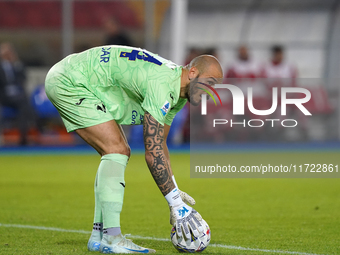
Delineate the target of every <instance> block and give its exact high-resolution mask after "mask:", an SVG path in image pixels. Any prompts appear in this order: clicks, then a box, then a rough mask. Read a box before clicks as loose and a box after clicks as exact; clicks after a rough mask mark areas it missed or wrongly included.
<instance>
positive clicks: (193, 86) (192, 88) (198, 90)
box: [186, 73, 222, 106]
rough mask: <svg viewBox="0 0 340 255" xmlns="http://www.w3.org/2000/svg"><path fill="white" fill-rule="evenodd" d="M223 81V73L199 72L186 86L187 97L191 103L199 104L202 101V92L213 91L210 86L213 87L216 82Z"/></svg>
mask: <svg viewBox="0 0 340 255" xmlns="http://www.w3.org/2000/svg"><path fill="white" fill-rule="evenodd" d="M221 82H222V77H221V75H214V74H208V73H203V74H197V75H196V76H195V77H193V78H191V80H190V83H189V84H188V85H187V87H186V98H187V99H188V101H189V102H190V104H192V105H194V106H197V105H199V104H200V102H201V96H202V94H207V92H206V91H209V92H210V93H211V90H210V89H209V86H211V87H213V86H214V85H215V84H217V83H221ZM208 98H209V96H208Z"/></svg>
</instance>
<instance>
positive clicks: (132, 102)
mask: <svg viewBox="0 0 340 255" xmlns="http://www.w3.org/2000/svg"><path fill="white" fill-rule="evenodd" d="M65 61H66V62H67V66H68V70H67V71H68V75H69V77H70V79H72V80H73V82H74V83H78V84H79V83H80V84H82V85H83V86H84V87H85V88H86V89H87V90H89V91H90V92H92V93H93V94H94V95H96V97H98V98H99V99H100V100H101V101H102V102H103V104H104V105H105V107H106V109H107V111H109V112H110V113H111V115H112V116H113V117H114V119H115V120H116V122H117V123H118V124H122V125H138V124H142V121H143V116H144V112H145V111H147V112H149V113H150V114H151V115H152V116H153V117H154V118H155V119H156V120H157V121H158V122H159V123H160V124H162V125H164V124H167V125H171V122H172V120H173V118H174V117H175V115H176V113H177V112H178V111H179V110H181V109H182V108H183V106H184V105H185V103H186V101H187V100H186V99H183V98H180V97H179V95H180V83H181V74H182V67H181V66H178V65H176V64H174V63H173V62H171V61H169V60H166V59H164V58H162V57H160V56H158V55H156V54H153V53H151V52H149V51H146V50H143V49H140V48H133V47H126V46H103V47H96V48H92V49H89V50H87V51H84V52H81V53H77V54H72V55H70V56H68V57H67V58H66V59H65ZM66 62H65V64H66Z"/></svg>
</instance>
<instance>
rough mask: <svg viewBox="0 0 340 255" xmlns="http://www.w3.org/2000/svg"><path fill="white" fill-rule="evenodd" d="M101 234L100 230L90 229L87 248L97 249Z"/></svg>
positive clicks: (90, 249)
mask: <svg viewBox="0 0 340 255" xmlns="http://www.w3.org/2000/svg"><path fill="white" fill-rule="evenodd" d="M102 236H103V232H102V231H92V233H91V236H90V239H89V241H88V242H87V249H88V250H89V251H99V246H100V242H101V240H102Z"/></svg>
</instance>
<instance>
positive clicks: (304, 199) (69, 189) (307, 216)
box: [0, 152, 340, 254]
mask: <svg viewBox="0 0 340 255" xmlns="http://www.w3.org/2000/svg"><path fill="white" fill-rule="evenodd" d="M284 154H285V157H287V158H289V156H290V155H291V156H292V157H293V156H294V158H295V162H296V161H299V160H300V163H302V164H303V163H306V162H308V159H311V158H312V159H313V160H315V161H317V160H318V158H319V159H320V160H321V159H324V158H325V157H326V156H327V157H328V158H329V159H330V160H332V162H330V163H334V162H339V153H331V152H328V153H316V152H314V153H299V155H298V156H297V153H294V154H289V153H284ZM282 155H283V153H270V154H267V155H266V154H265V153H261V154H256V153H243V154H242V153H240V154H230V157H231V159H232V161H233V162H231V163H233V164H237V162H242V164H244V165H245V164H248V165H251V164H252V162H254V161H256V160H257V161H258V159H259V157H260V156H261V157H266V158H267V159H268V158H270V161H272V162H275V161H277V160H278V159H279V158H281V157H282ZM296 158H298V160H297V159H296ZM171 159H172V168H173V170H174V173H175V176H176V180H177V183H178V185H179V187H180V188H181V189H183V190H184V191H186V192H188V193H189V194H190V195H192V196H193V197H194V198H195V199H196V202H197V205H196V206H195V208H196V210H197V211H199V212H200V213H201V214H202V216H203V217H204V218H205V220H206V221H207V222H208V224H209V225H210V228H211V231H212V242H211V243H214V244H224V245H231V246H240V247H248V248H254V249H266V250H281V251H295V252H302V253H303V252H306V253H316V254H340V204H339V201H340V180H339V179H190V178H189V176H190V173H189V162H190V161H189V160H190V158H189V155H188V154H181V155H180V154H174V155H172V156H171ZM99 160H100V158H99V156H95V155H69V156H65V155H51V156H46V155H44V156H41V155H35V156H32V155H31V156H14V155H13V156H0V201H1V207H0V223H2V224H22V225H33V226H45V227H57V228H63V229H79V230H88V231H90V230H91V228H92V217H93V205H94V201H93V200H94V199H93V181H94V177H95V173H96V169H97V167H98V164H99ZM267 162H268V160H267ZM121 225H122V231H123V232H124V233H131V234H133V235H141V236H152V237H157V238H169V235H170V228H171V227H170V225H169V212H168V207H167V203H166V201H165V199H164V198H163V197H162V195H161V193H160V192H159V190H158V188H157V186H156V185H155V184H154V182H153V179H152V178H151V175H150V173H149V172H148V169H147V167H146V164H145V163H144V157H143V155H133V156H132V157H131V159H130V162H129V164H128V168H127V170H126V191H125V201H124V206H123V212H122V216H121ZM88 237H89V235H88V234H83V233H65V232H56V231H49V230H35V229H23V228H13V227H4V226H0V254H91V253H90V252H88V251H87V250H86V243H87V239H88ZM134 240H135V242H136V243H138V244H140V245H143V246H146V247H150V248H154V249H156V250H157V253H159V254H177V252H176V251H175V250H174V248H173V247H172V244H171V242H170V240H169V242H164V241H155V240H143V239H134ZM204 253H206V254H210V253H211V254H221V253H223V254H275V253H274V252H266V253H265V252H263V251H254V250H253V251H246V250H237V249H226V248H221V247H208V249H207V250H206V251H204Z"/></svg>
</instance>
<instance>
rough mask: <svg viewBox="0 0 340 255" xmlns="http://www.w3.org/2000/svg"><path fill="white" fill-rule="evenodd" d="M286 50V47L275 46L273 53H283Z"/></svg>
mask: <svg viewBox="0 0 340 255" xmlns="http://www.w3.org/2000/svg"><path fill="white" fill-rule="evenodd" d="M283 50H284V47H283V46H282V45H274V46H272V49H271V51H272V53H282V52H283Z"/></svg>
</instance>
